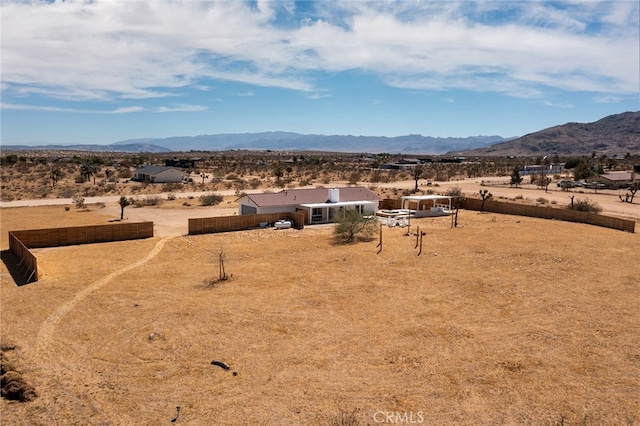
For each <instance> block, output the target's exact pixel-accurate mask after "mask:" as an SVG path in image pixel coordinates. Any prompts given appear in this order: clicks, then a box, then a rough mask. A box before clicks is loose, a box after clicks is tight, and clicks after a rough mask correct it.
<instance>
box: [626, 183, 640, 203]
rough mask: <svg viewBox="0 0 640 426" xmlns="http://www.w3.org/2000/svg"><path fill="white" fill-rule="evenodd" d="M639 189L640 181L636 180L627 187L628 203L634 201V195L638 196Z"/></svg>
mask: <svg viewBox="0 0 640 426" xmlns="http://www.w3.org/2000/svg"><path fill="white" fill-rule="evenodd" d="M638 189H640V182H634V183H633V184H632V185H631V186H629V188H628V189H627V197H626V200H625V201H626V202H627V203H633V197H635V196H636V192H638Z"/></svg>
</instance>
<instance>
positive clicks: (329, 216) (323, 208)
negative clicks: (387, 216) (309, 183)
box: [238, 186, 380, 224]
mask: <svg viewBox="0 0 640 426" xmlns="http://www.w3.org/2000/svg"><path fill="white" fill-rule="evenodd" d="M379 202H380V197H379V196H378V195H377V194H376V193H374V192H373V191H371V190H369V189H367V188H364V187H360V186H354V187H344V188H329V189H328V188H313V189H284V190H282V191H280V192H266V193H261V194H248V195H245V196H244V197H242V198H241V199H240V200H239V201H238V204H239V214H241V215H243V214H258V213H280V212H291V213H299V212H302V213H305V215H306V218H307V224H315V223H328V222H333V219H334V217H336V216H338V215H339V214H340V213H341V212H343V211H344V210H357V211H359V212H360V213H362V214H374V213H375V212H376V210H378V203H379Z"/></svg>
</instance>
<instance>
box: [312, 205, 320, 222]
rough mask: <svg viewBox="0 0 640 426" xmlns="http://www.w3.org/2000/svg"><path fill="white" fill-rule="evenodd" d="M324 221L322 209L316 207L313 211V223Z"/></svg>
mask: <svg viewBox="0 0 640 426" xmlns="http://www.w3.org/2000/svg"><path fill="white" fill-rule="evenodd" d="M321 221H322V209H321V208H318V207H315V208H313V209H312V210H311V222H321Z"/></svg>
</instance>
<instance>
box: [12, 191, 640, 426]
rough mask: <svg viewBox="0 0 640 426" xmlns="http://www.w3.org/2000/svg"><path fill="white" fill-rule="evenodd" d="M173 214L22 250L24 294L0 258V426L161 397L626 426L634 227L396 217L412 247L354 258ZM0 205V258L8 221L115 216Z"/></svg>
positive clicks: (133, 212) (148, 413) (401, 241)
mask: <svg viewBox="0 0 640 426" xmlns="http://www.w3.org/2000/svg"><path fill="white" fill-rule="evenodd" d="M491 190H492V191H494V190H493V188H492V189H491ZM537 192H539V193H542V191H537ZM494 193H497V190H496V192H494ZM559 195H563V196H566V195H564V194H559ZM547 198H548V199H550V196H548V195H547ZM182 202H184V200H178V201H176V203H175V204H171V203H169V202H167V203H165V204H163V205H162V206H160V207H144V208H139V209H136V208H132V207H127V209H126V210H125V212H126V216H127V217H128V219H127V220H150V219H152V220H154V221H157V233H158V234H159V235H160V236H159V237H156V238H152V239H147V240H140V241H128V242H117V243H108V244H94V245H85V246H71V247H59V248H48V249H37V250H34V251H35V253H36V256H37V258H38V262H39V265H40V267H41V269H42V279H41V280H40V281H39V282H38V283H36V284H31V285H26V286H22V287H18V286H16V285H15V283H14V282H13V280H12V278H11V276H10V275H9V273H8V271H7V269H6V266H5V264H4V263H3V264H2V265H0V278H1V287H0V296H1V297H0V307H1V308H2V309H1V313H0V324H1V325H2V332H1V339H2V348H3V352H5V354H6V355H7V357H9V358H10V360H11V362H12V363H13V364H14V365H16V366H17V368H18V369H19V370H20V372H21V373H22V374H23V376H24V377H25V380H27V382H28V383H29V384H31V385H33V386H34V387H35V389H36V390H37V392H38V394H39V397H38V398H37V399H36V400H35V401H32V402H28V403H19V402H9V401H6V400H2V401H1V402H0V404H1V405H0V423H2V424H11V425H49V424H83V425H109V424H111V425H156V424H164V423H170V422H171V420H172V419H174V418H175V416H176V413H177V410H176V407H177V406H180V407H181V410H180V415H179V417H178V418H177V420H176V422H174V423H176V424H180V423H182V424H193V425H208V424H217V425H243V424H263V425H271V424H278V425H289V424H291V425H298V424H356V425H357V424H363V425H364V424H370V425H373V424H380V423H379V421H378V420H379V419H381V418H383V419H385V418H387V417H386V416H387V415H388V413H391V415H392V416H395V415H396V413H398V415H399V416H401V417H400V418H403V417H402V416H406V418H409V416H412V418H413V419H414V420H422V423H423V424H468V425H493V424H514V425H515V424H552V425H554V424H558V425H559V424H565V425H567V424H580V423H584V424H603V425H607V424H611V425H614V424H635V423H637V422H640V414H639V413H640V405H639V402H638V401H639V400H638V398H637V395H638V394H640V384H639V383H640V345H639V343H638V342H640V326H639V324H640V316H639V315H640V314H639V313H638V309H637V301H638V300H640V281H639V280H638V277H639V276H640V269H638V266H637V265H638V263H637V255H638V253H639V252H640V236H639V235H638V234H629V233H625V232H620V231H614V230H610V229H605V228H599V227H593V226H588V225H583V224H574V223H562V222H557V221H548V220H537V219H530V218H520V217H512V216H504V215H495V214H480V213H478V212H462V213H461V216H460V223H461V226H460V227H459V228H457V229H450V228H449V224H450V221H449V218H437V219H418V220H415V221H413V226H420V230H421V231H422V232H425V233H426V234H425V236H424V247H423V251H422V253H421V254H420V255H418V249H417V248H416V247H415V246H416V243H417V237H416V236H414V235H409V236H407V235H405V234H406V233H407V230H406V229H400V228H393V229H392V228H383V229H382V232H383V250H382V251H381V252H380V253H379V254H376V253H377V251H378V248H377V247H376V245H377V243H378V240H377V239H375V240H373V241H369V242H363V243H359V244H355V245H350V246H343V245H335V244H334V243H333V241H332V239H331V227H307V228H305V229H304V230H302V231H297V230H293V229H290V230H283V231H275V230H273V229H269V230H254V231H244V232H233V233H226V234H212V235H202V236H192V237H189V236H184V233H185V229H184V228H182V226H183V225H182V223H186V218H188V217H194V216H195V215H197V214H200V213H202V214H206V215H211V214H215V213H221V214H222V213H227V212H228V209H234V207H227V206H226V205H224V204H223V206H222V207H221V208H217V209H209V208H203V207H196V206H191V207H184V206H182ZM634 207H637V206H634ZM114 209H115V210H114ZM1 214H2V221H1V228H2V229H1V238H0V246H1V247H2V249H3V250H6V248H7V242H6V232H7V230H9V229H29V228H37V227H43V226H42V224H47V226H65V225H82V224H90V223H105V222H108V221H109V220H113V218H114V217H119V207H117V205H116V206H110V205H107V206H106V207H104V208H100V207H99V206H90V209H89V210H88V211H80V210H76V209H74V208H72V209H70V210H69V211H65V209H64V208H63V207H62V206H48V207H38V208H11V209H2V210H1ZM161 217H165V218H166V222H163V219H161ZM185 226H186V225H185ZM413 231H415V228H414V229H413ZM221 251H222V252H223V253H224V257H225V268H226V272H227V273H228V274H232V276H231V278H230V279H229V280H227V281H222V282H216V281H215V280H216V278H217V277H218V274H219V262H218V258H219V254H220V252H221ZM5 256H6V252H3V258H5ZM212 361H223V362H226V363H227V364H228V365H229V366H230V370H228V371H225V370H223V369H221V368H220V367H217V366H215V365H212V364H211V362H212ZM234 372H235V373H236V375H234V374H233V373H234ZM381 416H382V417H381ZM341 422H342V423H341ZM396 423H397V422H396Z"/></svg>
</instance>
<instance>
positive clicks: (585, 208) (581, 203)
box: [567, 198, 602, 213]
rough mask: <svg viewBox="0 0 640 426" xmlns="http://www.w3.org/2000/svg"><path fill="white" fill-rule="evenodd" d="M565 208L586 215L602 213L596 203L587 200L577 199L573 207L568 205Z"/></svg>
mask: <svg viewBox="0 0 640 426" xmlns="http://www.w3.org/2000/svg"><path fill="white" fill-rule="evenodd" d="M567 208H569V209H571V210H577V211H579V212H587V213H600V212H601V211H602V207H600V205H599V204H598V203H597V202H595V201H593V200H589V199H588V198H585V199H578V200H577V201H575V202H574V203H573V205H569V206H568V207H567Z"/></svg>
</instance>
